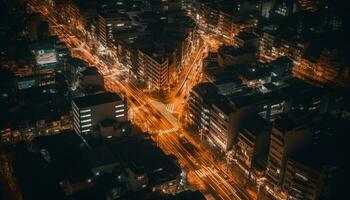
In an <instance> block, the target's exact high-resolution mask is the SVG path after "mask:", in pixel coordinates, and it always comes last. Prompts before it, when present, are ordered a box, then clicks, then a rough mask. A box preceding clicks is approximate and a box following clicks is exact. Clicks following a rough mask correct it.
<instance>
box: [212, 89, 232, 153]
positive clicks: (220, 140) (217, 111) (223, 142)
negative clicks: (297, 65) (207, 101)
mask: <svg viewBox="0 0 350 200" xmlns="http://www.w3.org/2000/svg"><path fill="white" fill-rule="evenodd" d="M235 111H236V110H235V106H234V104H233V103H232V102H231V101H229V100H228V99H227V98H226V97H225V96H222V95H218V96H217V98H216V99H215V100H214V101H213V103H212V105H211V109H210V124H209V133H208V140H209V142H211V143H212V144H214V145H215V146H216V147H218V149H220V150H221V151H223V152H226V151H228V150H229V149H230V148H231V147H232V143H233V141H234V137H235V136H236V135H235V134H236V133H237V127H236V126H237V121H236V116H235V114H236V113H235Z"/></svg>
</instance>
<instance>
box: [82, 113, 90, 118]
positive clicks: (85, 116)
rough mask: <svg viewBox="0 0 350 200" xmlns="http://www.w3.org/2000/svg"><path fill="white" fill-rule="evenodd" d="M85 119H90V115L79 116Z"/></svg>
mask: <svg viewBox="0 0 350 200" xmlns="http://www.w3.org/2000/svg"><path fill="white" fill-rule="evenodd" d="M87 117H91V114H87V115H82V116H80V118H87Z"/></svg>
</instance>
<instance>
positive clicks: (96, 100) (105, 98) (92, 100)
mask: <svg viewBox="0 0 350 200" xmlns="http://www.w3.org/2000/svg"><path fill="white" fill-rule="evenodd" d="M115 101H122V98H121V97H120V96H119V95H118V94H116V93H112V92H105V93H99V94H94V95H88V96H83V97H78V98H75V99H73V102H74V103H75V104H76V105H77V106H78V108H86V107H90V106H95V105H100V104H105V103H111V102H115Z"/></svg>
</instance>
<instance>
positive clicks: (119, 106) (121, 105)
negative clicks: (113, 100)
mask: <svg viewBox="0 0 350 200" xmlns="http://www.w3.org/2000/svg"><path fill="white" fill-rule="evenodd" d="M121 107H124V104H120V105H116V106H115V108H121Z"/></svg>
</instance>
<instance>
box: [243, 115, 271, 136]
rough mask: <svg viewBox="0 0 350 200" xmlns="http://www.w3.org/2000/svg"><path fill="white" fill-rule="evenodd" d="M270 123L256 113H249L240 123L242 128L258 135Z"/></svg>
mask: <svg viewBox="0 0 350 200" xmlns="http://www.w3.org/2000/svg"><path fill="white" fill-rule="evenodd" d="M270 126H271V124H270V123H269V122H268V121H267V120H265V119H264V118H262V117H261V116H260V115H258V114H252V115H249V116H248V117H247V118H246V119H245V120H244V124H243V125H242V129H245V130H247V131H249V133H251V134H253V135H254V136H258V135H260V134H261V133H263V131H265V130H266V129H268V128H269V127H270Z"/></svg>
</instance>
